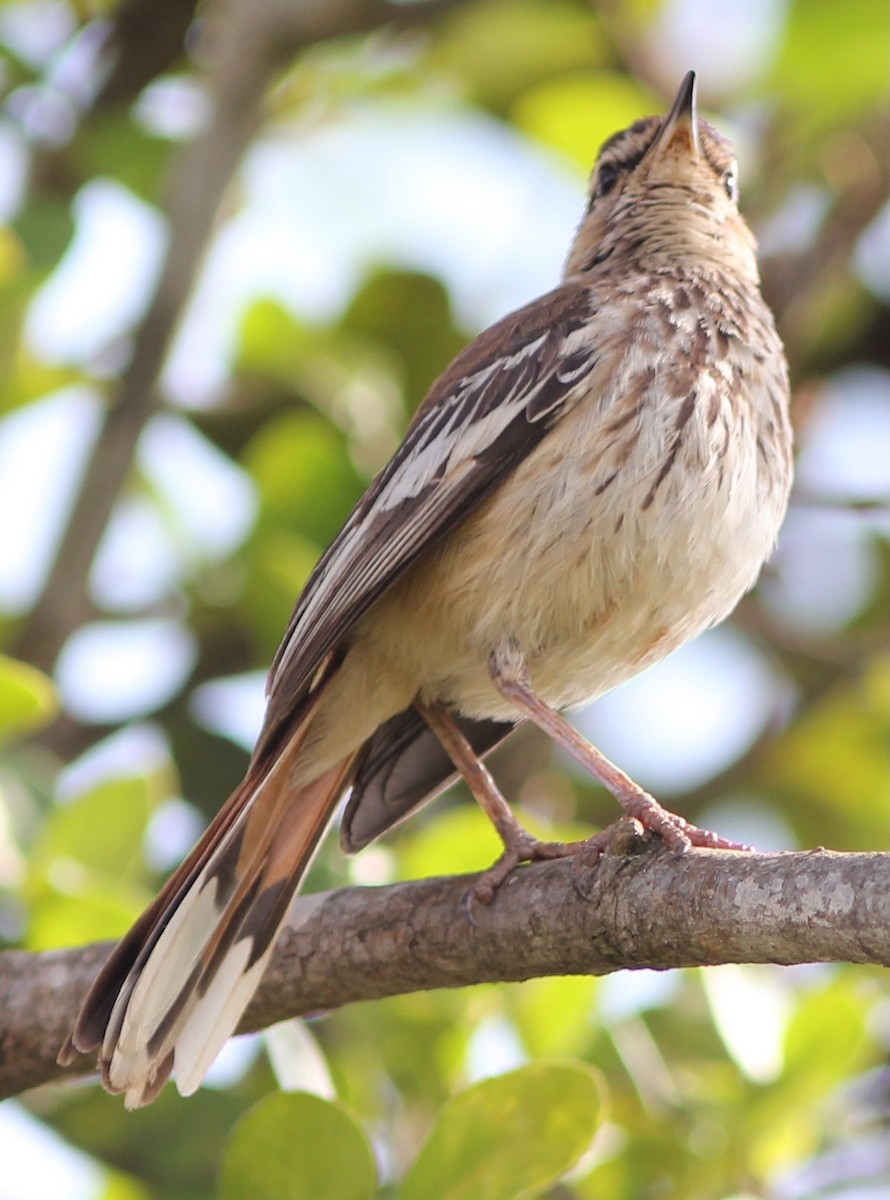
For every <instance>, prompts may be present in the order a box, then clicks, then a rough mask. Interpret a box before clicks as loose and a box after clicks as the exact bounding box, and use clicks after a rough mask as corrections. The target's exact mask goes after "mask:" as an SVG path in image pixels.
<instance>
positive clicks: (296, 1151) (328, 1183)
mask: <svg viewBox="0 0 890 1200" xmlns="http://www.w3.org/2000/svg"><path fill="white" fill-rule="evenodd" d="M376 1191H377V1168H376V1166H375V1163H374V1154H373V1152H372V1150H371V1146H370V1143H369V1142H368V1139H367V1137H366V1135H365V1133H364V1131H363V1130H362V1128H361V1127H360V1126H359V1124H358V1123H357V1122H356V1120H355V1119H354V1118H353V1117H352V1116H351V1115H350V1114H349V1113H348V1112H347V1110H346V1109H345V1108H344V1107H343V1106H342V1105H341V1104H338V1103H334V1102H332V1101H329V1100H322V1099H321V1098H320V1097H319V1096H311V1095H309V1094H308V1093H307V1092H287V1093H279V1094H277V1095H274V1096H268V1097H267V1098H266V1099H265V1100H261V1101H260V1103H259V1104H257V1105H256V1106H255V1107H254V1108H252V1109H251V1110H250V1111H249V1112H248V1113H247V1114H246V1115H245V1116H244V1117H242V1119H241V1120H240V1121H239V1122H238V1124H237V1125H236V1126H235V1129H234V1131H233V1133H232V1136H231V1138H230V1139H229V1143H228V1145H227V1147H226V1149H225V1151H224V1154H223V1160H222V1172H221V1176H220V1196H221V1197H222V1200H369V1198H370V1197H372V1196H374V1195H375V1193H376Z"/></svg>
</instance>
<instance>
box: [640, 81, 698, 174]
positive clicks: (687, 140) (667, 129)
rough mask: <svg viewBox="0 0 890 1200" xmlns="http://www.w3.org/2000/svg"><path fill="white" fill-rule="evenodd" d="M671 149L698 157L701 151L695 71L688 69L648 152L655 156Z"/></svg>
mask: <svg viewBox="0 0 890 1200" xmlns="http://www.w3.org/2000/svg"><path fill="white" fill-rule="evenodd" d="M671 149H676V150H679V151H681V152H682V151H685V152H686V153H687V154H688V155H689V156H690V158H698V156H699V154H700V153H701V145H700V143H699V140H698V118H697V117H696V115H695V71H688V72H687V73H686V75H684V77H683V82H682V83H681V84H680V90H679V91H678V92H677V96H676V99H675V100H674V103H673V106H672V108H671V111H670V112H669V113H668V115H667V116H666V117H665V119H664V126H663V127H662V130H661V133H659V135H658V137H657V138H656V139H655V141H654V142H653V143H652V148H651V151H650V153H651V154H652V156H653V158H656V157H660V156H661V155H662V154H665V153H666V152H667V151H668V150H671Z"/></svg>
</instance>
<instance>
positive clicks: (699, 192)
mask: <svg viewBox="0 0 890 1200" xmlns="http://www.w3.org/2000/svg"><path fill="white" fill-rule="evenodd" d="M790 483H791V432H790V426H789V418H788V379H787V370H786V365H785V357H784V353H783V350H782V345H781V342H780V341H779V338H778V335H777V333H776V330H775V326H774V324H773V320H772V316H771V314H770V312H769V310H768V309H767V307H766V305H765V304H764V301H763V299H762V297H761V294H760V290H759V280H758V273H757V265H756V261H755V244H754V239H753V237H752V235H751V233H750V231H749V229H748V227H747V225H746V224H745V221H744V220H743V219H742V217H741V216H740V215H739V211H738V207H737V195H736V167H735V162H734V160H733V156H732V152H731V148H730V146H729V145H728V143H727V142H726V141H725V140H724V139H723V138H722V137H721V136H720V135H719V134H718V133H717V132H716V131H715V130H714V129H712V128H711V127H710V126H709V125H707V124H706V123H705V122H704V121H700V120H698V118H697V117H696V112H695V77H694V75H693V73H691V72H690V74H688V75H687V76H686V78H685V79H684V80H683V82H682V84H681V86H680V90H679V92H678V93H677V97H676V99H675V101H674V104H673V107H672V108H671V110H670V112H669V113H668V115H667V116H666V117H663V118H661V117H648V118H646V119H644V120H640V121H637V122H636V123H635V124H634V125H632V126H631V127H630V128H629V129H627V130H625V131H624V132H622V133H618V134H616V135H615V136H614V137H611V138H610V139H609V140H608V141H607V142H606V143H605V145H604V146H603V148H602V150H601V152H600V155H599V159H598V161H597V163H596V167H595V169H594V172H593V177H592V184H591V189H590V200H589V204H588V207H587V211H586V212H585V214H584V216H583V218H582V220H581V224H580V226H579V228H578V231H577V233H576V235H575V238H574V241H573V242H572V245H571V248H570V250H569V254H568V259H567V262H566V266H565V271H564V275H563V279H562V282H561V283H560V284H559V286H558V287H556V288H555V289H554V290H553V291H551V292H549V293H548V294H547V295H545V296H542V297H541V298H540V299H538V300H535V301H533V302H532V303H531V304H528V305H526V306H525V307H524V308H521V309H519V310H518V311H517V312H515V313H512V314H511V315H509V316H507V317H505V318H504V319H503V320H501V321H499V322H498V323H497V324H496V325H494V326H492V328H490V329H488V330H487V331H486V332H484V333H482V334H481V335H480V336H479V337H477V338H476V339H475V340H474V341H473V342H471V343H470V344H469V345H468V346H467V347H466V349H465V350H464V351H463V352H462V353H461V354H460V355H459V356H458V357H457V358H456V359H455V361H454V362H453V363H452V364H451V366H450V367H449V368H448V369H447V370H446V371H445V373H444V374H443V375H442V376H441V377H440V378H439V379H438V380H437V381H436V382H435V383H434V384H433V387H432V389H431V390H430V393H429V395H428V396H427V397H426V399H425V400H424V402H423V404H422V405H421V406H420V408H419V409H418V411H417V413H416V415H415V416H414V419H413V420H412V422H411V425H410V427H409V429H408V431H407V433H406V435H405V439H404V441H403V442H402V444H401V446H400V447H399V449H398V450H397V451H396V454H395V456H394V457H393V459H392V461H391V462H390V463H389V465H388V466H386V467H385V468H384V469H383V471H382V472H381V473H380V474H379V475H378V476H377V478H376V479H375V480H374V481H373V482H372V484H371V485H370V487H369V488H368V491H367V492H366V493H365V495H364V497H363V498H362V500H361V501H360V502H359V504H358V506H357V507H356V509H355V511H354V512H353V513H352V515H351V516H350V518H349V519H348V521H347V522H346V524H345V526H344V527H343V529H342V531H341V532H340V534H339V535H338V536H337V538H336V540H335V541H334V543H333V544H332V545H331V547H330V548H329V549H328V551H327V552H326V553H325V555H324V556H323V557H322V559H321V561H320V562H319V564H318V566H317V567H316V568H315V570H314V572H313V573H312V575H311V577H310V579H309V581H308V583H307V585H306V588H305V590H304V591H303V594H302V595H301V596H300V598H299V600H298V601H297V605H296V608H295V609H294V612H293V616H292V617H291V621H290V624H289V626H288V629H287V632H286V633H285V635H284V640H283V641H282V643H281V647H280V649H279V650H278V654H277V656H276V658H275V661H274V663H273V665H272V669H271V673H270V676H269V683H268V708H267V712H266V718H265V722H264V725H263V728H262V731H261V733H260V735H259V739H258V742H257V745H256V749H255V750H254V753H253V757H252V758H251V761H250V765H249V767H248V771H247V775H246V778H245V779H244V781H243V783H242V784H241V785H240V786H239V787H238V788H237V790H236V791H235V792H234V794H233V795H232V796H231V797H230V798H229V800H228V801H227V802H226V804H225V805H224V806H223V808H222V810H221V811H220V812H219V814H218V815H217V817H216V818H215V820H214V821H213V822H212V823H211V825H210V826H209V828H208V829H207V831H206V833H205V834H204V836H203V837H202V838H201V840H200V842H199V843H198V845H197V846H196V847H195V849H194V850H193V851H192V852H191V854H190V855H189V856H188V858H187V859H186V860H185V862H184V863H183V864H182V866H181V867H180V868H179V869H178V870H177V871H176V872H175V873H174V875H173V876H172V877H171V879H170V880H169V881H168V882H167V884H166V886H165V887H164V888H163V890H162V891H161V893H160V895H159V896H158V897H157V898H156V900H155V901H154V902H153V903H152V904H151V906H150V907H149V908H148V909H147V910H146V912H145V913H143V915H142V917H141V918H140V919H139V920H138V921H137V922H136V924H135V925H134V926H133V928H132V929H131V930H130V932H129V933H128V934H127V935H126V936H125V937H124V939H123V940H122V941H121V942H120V944H119V945H118V946H117V948H116V949H115V950H114V952H113V953H112V955H111V957H110V958H109V960H108V961H107V963H106V964H105V966H104V968H103V969H102V971H101V972H100V974H99V976H98V978H97V980H96V982H95V983H94V985H93V988H92V990H91V991H90V993H89V995H88V997H87V999H86V1001H85V1003H84V1005H83V1008H82V1010H81V1012H80V1015H79V1017H78V1018H77V1022H76V1024H75V1026H74V1029H73V1032H72V1034H71V1037H70V1038H69V1040H68V1042H67V1043H66V1046H65V1047H64V1048H63V1051H62V1055H61V1059H62V1061H70V1059H71V1058H72V1057H73V1056H74V1054H75V1052H77V1051H92V1050H94V1049H95V1048H96V1047H98V1048H99V1065H100V1070H101V1074H102V1081H103V1083H104V1085H105V1087H106V1088H108V1089H109V1090H110V1091H112V1092H123V1093H125V1098H126V1103H127V1105H128V1106H138V1105H141V1104H146V1103H148V1102H149V1101H150V1100H152V1099H153V1098H154V1097H155V1096H156V1095H157V1093H158V1091H159V1090H160V1089H161V1087H162V1086H163V1084H164V1082H165V1080H166V1079H167V1078H168V1076H169V1075H170V1072H171V1069H175V1072H176V1082H177V1085H178V1087H179V1090H180V1091H181V1092H182V1093H183V1094H187V1093H190V1092H192V1091H194V1090H195V1088H197V1087H198V1085H199V1083H200V1081H201V1079H202V1077H203V1076H204V1074H205V1072H206V1071H207V1069H208V1067H209V1066H210V1063H211V1062H212V1060H213V1058H214V1057H215V1055H216V1054H217V1052H218V1051H219V1049H220V1048H221V1046H222V1045H223V1043H224V1042H225V1040H226V1039H227V1038H228V1037H229V1036H230V1035H231V1033H232V1032H233V1031H234V1029H235V1027H236V1025H237V1023H238V1020H239V1018H240V1016H241V1014H242V1012H243V1010H244V1008H245V1007H246V1005H247V1003H248V1001H249V999H250V997H251V995H252V994H253V992H254V990H255V988H256V987H257V984H258V983H259V981H260V977H261V975H262V973H263V969H264V967H265V965H266V963H267V961H268V958H269V955H270V953H271V951H272V948H273V946H274V944H275V940H276V937H277V935H278V932H279V930H280V928H281V926H282V923H283V922H284V920H285V916H286V913H287V910H288V906H289V904H290V902H291V899H292V898H293V896H294V893H295V892H296V890H297V888H298V886H299V884H300V881H301V880H302V878H303V876H304V875H305V873H306V870H307V868H308V866H309V864H310V861H311V859H312V856H313V854H314V853H315V850H316V848H317V847H318V844H319V841H320V840H321V838H322V836H323V834H324V832H325V830H326V829H327V827H328V825H329V823H330V821H331V819H332V817H333V815H334V813H335V812H336V810H337V808H338V805H339V803H340V800H341V798H342V797H344V796H346V795H348V796H349V801H348V804H347V807H346V812H345V816H344V818H343V825H342V841H343V846H344V848H345V849H346V850H347V851H355V850H358V849H360V848H361V847H362V846H364V845H366V844H367V843H368V842H370V841H371V840H372V839H373V838H376V837H377V836H378V835H379V834H381V833H382V832H383V831H384V830H386V829H388V828H389V827H390V826H391V825H393V824H394V823H395V822H396V821H399V820H401V819H402V817H404V816H405V815H406V814H408V813H409V812H411V811H412V810H413V809H415V808H416V807H417V806H418V805H420V804H421V803H423V801H424V800H426V799H427V798H429V797H430V796H431V795H433V794H435V793H436V792H437V791H440V790H441V789H442V788H443V787H444V786H446V785H447V784H448V783H449V782H451V780H452V779H453V778H454V777H455V774H456V773H457V772H459V773H460V774H462V775H463V777H464V778H465V780H466V781H467V783H468V785H469V787H470V788H471V790H472V791H473V793H474V795H475V796H476V797H477V799H478V800H479V801H480V803H481V804H482V806H483V808H484V809H485V810H486V812H487V813H488V814H489V815H490V816H491V818H492V820H493V821H494V824H495V826H496V827H497V829H498V831H499V833H500V834H501V837H502V839H503V841H504V846H505V850H504V855H503V857H502V858H501V859H499V860H498V862H497V863H496V864H495V866H494V867H493V868H492V869H491V871H490V872H489V873H488V874H487V875H485V876H483V878H482V881H481V883H480V885H479V887H478V889H477V895H478V897H479V898H480V899H481V900H483V901H485V900H489V899H491V897H492V895H493V893H494V891H495V889H496V888H497V886H498V884H499V883H500V882H501V881H502V880H503V879H504V878H505V877H506V875H507V874H508V873H509V871H510V870H512V869H513V867H514V866H515V865H516V864H517V863H519V862H521V861H525V860H528V859H532V858H537V857H551V856H554V855H557V854H562V853H571V852H573V851H574V850H576V849H577V847H576V846H568V847H565V846H559V845H554V844H549V843H542V842H537V841H536V840H535V839H533V838H531V837H530V836H529V835H528V834H526V833H525V832H524V831H523V829H522V828H521V826H519V824H518V823H517V821H516V819H515V818H514V817H513V815H512V813H511V811H510V809H509V807H508V805H507V803H506V801H505V800H504V799H503V797H502V796H501V794H500V793H499V791H498V789H497V786H496V785H495V783H494V781H493V779H492V778H491V776H490V774H489V773H488V771H487V769H486V768H485V766H484V765H483V763H482V761H481V760H482V758H483V756H484V755H485V754H486V753H487V752H488V751H489V750H491V749H492V748H493V747H494V746H495V745H497V744H498V743H499V742H500V741H502V739H503V738H505V737H506V736H507V735H508V734H509V733H510V732H511V731H512V730H513V729H515V728H516V726H517V725H518V724H520V723H521V722H523V721H532V722H534V724H536V725H538V726H540V727H541V728H542V729H544V730H546V732H547V733H548V734H549V735H550V736H551V737H552V738H553V739H554V741H556V742H558V743H559V744H560V745H562V746H563V747H564V748H565V749H566V750H567V751H568V752H569V753H570V754H572V755H574V757H575V758H576V759H577V760H578V761H579V762H581V763H582V764H583V765H584V766H585V767H587V768H588V769H589V770H590V771H591V772H592V774H593V775H594V776H595V777H596V778H597V779H599V780H600V781H601V782H602V783H603V784H605V786H606V787H607V788H609V789H610V790H611V791H612V792H613V793H614V795H615V796H616V798H617V799H618V800H619V802H620V804H621V805H622V807H623V808H624V809H625V811H627V812H630V813H632V814H634V815H635V816H637V817H638V818H639V819H640V820H641V821H642V823H643V824H644V825H645V826H646V827H648V828H649V829H653V830H655V831H657V832H658V833H659V834H661V836H662V837H664V838H665V840H666V841H667V842H668V844H670V845H671V846H673V847H674V848H676V849H683V848H685V847H687V846H688V845H690V844H694V845H707V846H716V847H721V846H731V845H733V843H729V842H726V841H725V840H724V839H722V838H719V837H718V836H717V835H715V834H711V833H708V832H707V831H704V830H699V829H696V828H695V827H693V826H690V825H688V824H687V823H686V822H685V821H683V820H682V819H681V818H680V817H677V816H675V815H673V814H672V813H669V812H667V811H666V810H664V809H663V808H661V806H660V805H658V804H657V802H656V801H655V800H654V799H652V797H651V796H649V795H647V794H646V793H645V792H644V791H643V790H642V789H641V788H639V787H638V786H637V785H636V784H635V783H633V782H632V781H631V780H630V779H628V777H627V776H626V775H624V774H623V773H622V772H621V771H620V770H618V768H617V767H615V766H613V765H612V764H611V763H609V762H608V761H607V760H606V759H605V758H603V756H602V755H601V754H599V752H598V751H596V750H595V749H594V748H593V747H592V746H590V745H589V744H588V743H587V742H586V741H585V740H584V739H583V738H582V737H581V736H580V735H579V734H578V733H577V732H576V730H575V729H574V727H573V726H572V725H570V724H569V722H568V721H567V720H566V719H565V717H563V716H561V715H560V710H562V709H565V708H571V707H572V706H573V705H579V704H582V703H584V702H587V701H589V700H591V699H592V698H594V697H596V696H599V695H602V694H603V693H604V692H606V691H608V690H609V689H610V688H613V687H615V686H616V685H617V684H619V683H622V682H623V681H624V680H626V679H629V678H630V677H631V676H632V675H635V674H636V673H637V672H639V671H641V670H643V668H644V667H647V666H649V665H650V664H652V663H655V662H658V661H659V660H660V659H662V658H664V656H665V655H667V654H668V653H669V652H670V651H671V650H673V649H674V648H675V647H677V646H679V645H680V644H681V643H683V642H685V641H687V640H688V639H689V638H692V637H694V636H695V635H696V634H698V633H700V632H701V631H702V630H703V629H706V628H707V627H708V626H710V625H713V624H714V623H715V622H717V621H720V620H721V619H722V618H724V617H725V616H726V615H727V614H728V613H729V612H730V611H731V610H732V608H733V607H734V606H735V604H736V603H737V602H738V600H739V598H740V597H741V596H742V595H743V593H744V592H745V591H747V590H748V589H749V588H750V587H751V586H752V585H753V583H754V581H755V579H756V578H757V575H758V572H759V571H760V568H761V565H762V564H763V561H764V559H765V558H766V557H767V555H768V554H769V553H770V551H771V549H772V547H773V545H774V543H775V540H776V535H777V531H778V529H779V525H780V523H781V521H782V518H783V515H784V512H785V507H786V503H787V499H788V491H789V487H790ZM607 837H608V831H606V833H605V834H598V835H597V836H596V837H594V838H591V839H589V840H588V841H587V842H586V843H583V842H582V843H578V844H577V845H578V846H581V847H586V849H587V850H589V851H592V852H593V853H596V852H597V851H598V850H599V849H601V848H602V846H603V845H604V844H605V841H606V839H607Z"/></svg>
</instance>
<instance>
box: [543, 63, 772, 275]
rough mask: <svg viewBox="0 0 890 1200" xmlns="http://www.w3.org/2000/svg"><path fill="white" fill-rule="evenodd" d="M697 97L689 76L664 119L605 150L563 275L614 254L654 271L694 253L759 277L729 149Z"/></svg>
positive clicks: (617, 138) (645, 122)
mask: <svg viewBox="0 0 890 1200" xmlns="http://www.w3.org/2000/svg"><path fill="white" fill-rule="evenodd" d="M695 99H696V97H695V72H694V71H690V72H689V73H688V74H687V75H686V76H685V78H684V79H683V82H682V83H681V84H680V89H679V91H678V92H677V96H676V99H675V100H674V103H673V106H672V107H671V110H670V112H669V113H668V114H667V116H664V117H644V118H642V120H639V121H636V122H634V124H633V125H631V126H630V127H629V128H628V129H625V130H623V131H622V132H621V133H616V134H614V135H613V136H612V137H610V138H609V139H608V141H607V142H606V143H605V144H604V145H603V147H602V149H601V150H600V153H599V156H598V158H597V161H596V164H595V166H594V169H593V174H592V176H591V183H590V200H589V203H588V207H587V212H586V213H585V215H584V218H583V219H582V221H581V224H580V226H579V228H578V232H577V235H576V237H575V242H574V244H573V246H572V248H571V250H570V252H569V257H568V261H567V263H566V270H565V274H566V276H569V275H574V274H577V273H579V272H581V271H585V270H588V269H590V268H591V267H595V266H598V265H600V264H603V265H604V267H605V266H606V264H608V263H609V260H610V259H612V258H613V257H614V256H615V255H620V256H623V257H625V258H626V256H631V257H633V258H635V259H637V260H639V261H640V263H641V264H644V265H645V264H647V263H648V264H650V265H652V266H659V265H669V264H670V262H671V261H674V262H682V261H683V259H684V258H685V257H686V256H687V255H692V256H697V257H699V258H701V257H704V258H705V259H708V260H712V261H715V262H718V263H720V265H722V266H726V267H729V268H730V269H735V270H736V271H738V272H740V273H744V274H748V275H750V276H753V278H754V279H756V278H757V266H756V262H755V257H754V251H755V242H754V238H753V236H752V234H751V231H750V230H749V229H748V226H747V224H746V223H745V220H744V218H743V217H742V216H741V214H740V213H739V209H738V181H737V168H736V161H735V156H734V155H733V152H732V147H731V145H730V144H729V142H728V141H727V140H726V138H724V137H722V136H721V134H719V133H718V132H717V130H716V129H714V128H713V127H712V126H711V125H709V124H708V123H707V122H706V121H702V120H700V119H699V117H698V116H697V115H696V103H695Z"/></svg>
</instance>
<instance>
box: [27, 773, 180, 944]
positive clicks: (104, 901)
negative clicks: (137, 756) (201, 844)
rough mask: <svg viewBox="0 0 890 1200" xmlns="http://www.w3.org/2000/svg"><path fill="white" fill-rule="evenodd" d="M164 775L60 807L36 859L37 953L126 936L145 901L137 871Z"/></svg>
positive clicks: (117, 784) (110, 786) (32, 878)
mask: <svg viewBox="0 0 890 1200" xmlns="http://www.w3.org/2000/svg"><path fill="white" fill-rule="evenodd" d="M165 793H166V787H165V783H164V773H163V772H158V774H157V775H145V776H133V777H127V778H122V779H109V780H105V781H103V782H102V783H100V784H98V785H97V786H96V787H94V788H92V789H90V791H88V792H86V793H84V794H83V795H82V796H79V797H78V798H77V799H76V800H73V801H72V802H71V803H69V804H64V805H61V806H59V807H58V808H56V809H54V810H53V811H52V812H51V814H50V816H49V818H48V820H47V822H46V824H45V826H44V828H43V831H42V833H41V836H40V837H39V839H38V841H37V843H36V845H35V846H34V849H33V851H32V853H31V856H30V863H29V869H28V879H27V882H26V886H25V896H26V899H27V900H28V902H29V903H30V905H31V920H30V922H29V926H28V934H27V939H26V942H27V946H28V948H29V949H32V950H38V949H45V948H48V947H52V946H59V945H72V944H79V943H82V942H85V941H92V940H95V939H98V938H103V937H117V936H120V935H121V934H122V933H124V932H125V931H126V929H127V927H128V926H129V925H130V924H131V923H132V921H133V920H134V919H135V918H136V917H137V916H138V915H139V911H140V909H141V908H142V907H143V905H144V903H145V901H146V898H147V897H146V895H145V894H144V892H143V889H142V887H141V886H140V882H141V881H140V879H139V877H138V874H137V877H136V878H135V879H134V878H133V868H134V866H136V867H138V868H139V869H140V871H141V867H142V853H141V852H142V842H143V838H144V836H145V829H146V826H147V824H148V819H149V816H150V814H151V811H152V809H153V808H154V806H155V804H156V802H157V800H158V799H159V798H160V796H161V795H162V794H165Z"/></svg>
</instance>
